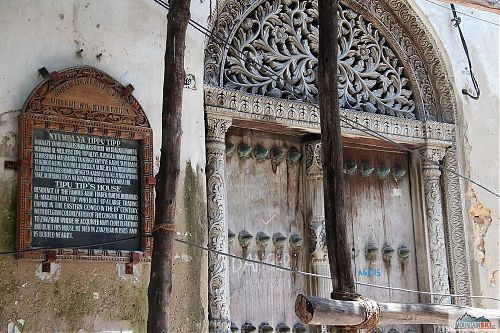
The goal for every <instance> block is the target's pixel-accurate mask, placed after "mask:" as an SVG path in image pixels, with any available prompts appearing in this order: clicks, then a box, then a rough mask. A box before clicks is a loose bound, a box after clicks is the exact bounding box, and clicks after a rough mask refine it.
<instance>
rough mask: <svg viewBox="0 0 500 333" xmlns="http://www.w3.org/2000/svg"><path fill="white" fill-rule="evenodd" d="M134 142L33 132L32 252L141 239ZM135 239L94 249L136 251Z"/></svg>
mask: <svg viewBox="0 0 500 333" xmlns="http://www.w3.org/2000/svg"><path fill="white" fill-rule="evenodd" d="M139 152H140V145H139V142H138V141H136V140H129V139H120V138H112V137H99V136H91V135H84V134H77V133H66V132H58V131H49V130H43V129H36V130H34V144H33V178H32V179H33V194H32V195H33V200H32V242H31V246H32V247H33V248H39V247H75V246H82V245H88V244H97V243H103V242H109V241H114V240H118V239H123V238H129V237H133V236H139V235H140V234H141V226H140V221H141V212H140V207H141V205H140V202H141V184H140V164H139V156H138V155H139ZM140 247H141V242H140V239H139V238H136V239H131V240H126V241H122V242H118V243H113V244H106V245H101V246H93V247H91V248H101V249H109V250H128V251H138V250H140Z"/></svg>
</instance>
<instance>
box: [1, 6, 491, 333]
mask: <svg viewBox="0 0 500 333" xmlns="http://www.w3.org/2000/svg"><path fill="white" fill-rule="evenodd" d="M409 1H410V2H412V3H413V4H414V5H415V8H416V9H417V10H418V11H419V12H420V14H421V15H422V18H423V19H424V21H426V22H427V24H428V25H429V27H430V29H431V30H433V31H434V34H435V38H436V40H437V42H438V44H439V46H440V49H441V52H443V56H444V58H445V60H446V61H447V63H448V66H449V69H450V78H451V79H452V80H453V81H454V82H455V85H456V91H455V94H456V96H457V98H458V104H459V109H458V122H459V124H460V138H461V141H460V145H461V147H460V148H461V152H462V156H461V159H460V162H461V167H462V170H461V172H462V173H465V174H467V175H469V176H470V177H471V178H473V179H475V180H477V181H479V182H480V183H482V184H485V185H486V186H488V187H490V188H493V189H494V190H496V191H498V188H499V186H498V185H499V178H498V177H499V169H500V168H499V149H498V144H499V132H500V131H499V128H498V126H499V125H498V124H499V120H500V119H499V105H498V101H499V82H498V81H499V80H498V78H499V64H498V61H499V60H498V59H499V58H500V57H499V30H498V27H497V26H494V25H491V24H488V23H484V22H481V21H477V20H474V19H471V18H468V17H465V16H462V28H463V30H464V33H465V37H466V39H467V42H468V45H469V49H470V53H471V57H472V61H473V67H474V71H475V73H476V76H477V79H478V81H479V85H480V87H481V90H482V95H481V98H480V100H479V101H473V100H471V99H470V98H467V97H465V96H463V95H462V94H461V93H460V90H461V89H462V88H471V87H472V85H471V81H470V78H469V76H468V69H467V64H466V58H465V55H464V53H463V49H462V46H461V44H460V40H459V36H458V31H457V30H456V28H454V27H453V26H452V25H451V22H450V19H451V17H452V15H451V12H450V11H449V10H447V9H444V8H440V7H437V6H435V5H432V4H430V3H429V2H427V1H425V0H409ZM208 6H209V2H208V1H201V0H193V1H192V18H193V19H195V20H196V21H197V22H199V23H201V24H202V25H204V26H207V25H208V24H207V17H208ZM457 8H458V9H459V10H460V11H464V12H466V13H468V14H471V15H473V16H477V17H481V18H484V19H486V20H489V21H494V22H497V23H498V22H499V18H498V16H496V15H493V14H489V13H485V12H481V11H478V10H471V9H469V8H466V7H460V6H457ZM0 26H1V27H2V29H0V60H1V62H0V173H1V177H0V188H1V190H0V251H10V250H13V249H14V246H15V223H16V219H15V207H16V200H15V188H16V181H17V173H16V171H13V170H6V169H5V168H4V161H5V160H8V161H15V160H17V145H18V138H17V121H18V120H17V119H18V118H17V117H18V115H19V113H20V110H21V109H22V106H23V103H24V101H25V100H26V98H27V97H28V95H29V93H30V92H31V91H32V89H33V88H34V87H35V86H36V85H37V84H38V83H39V82H41V80H42V79H41V77H40V76H39V75H38V72H37V70H38V69H39V68H41V67H44V66H45V67H47V69H48V70H49V71H52V70H60V69H63V68H66V67H72V66H78V65H91V66H95V67H97V68H99V69H101V70H103V71H105V72H107V73H108V74H110V75H111V76H113V77H114V78H116V79H117V80H118V81H120V82H121V83H122V84H124V85H126V84H128V83H131V84H133V86H134V87H135V91H134V96H135V97H136V98H137V100H138V101H139V102H140V103H141V105H142V107H143V109H144V110H145V112H146V114H147V115H148V117H149V120H150V122H151V125H152V127H153V131H154V145H155V146H154V148H155V156H158V155H159V153H160V151H159V147H160V133H161V128H160V124H161V119H160V113H161V95H162V82H163V77H162V76H163V55H164V44H165V37H166V11H165V10H164V9H162V8H161V7H160V6H158V5H157V4H155V3H154V1H152V0H120V1H98V0H86V1H79V0H64V1H55V0H3V1H1V2H0ZM204 41H205V37H204V36H203V35H201V34H200V33H199V32H197V31H195V30H193V29H192V28H191V27H189V28H188V35H187V39H186V43H187V47H186V64H185V65H186V72H187V74H191V75H193V76H194V78H195V84H194V87H193V89H188V90H186V91H185V95H184V114H183V118H182V122H183V126H182V127H183V128H182V130H183V141H182V147H181V160H182V166H181V170H182V172H181V181H180V186H179V196H178V198H179V202H178V219H177V230H178V237H183V238H184V239H186V240H189V241H192V242H195V243H197V244H206V232H207V229H206V226H207V224H206V206H205V200H206V199H205V198H206V195H205V193H206V189H205V176H204V172H205V170H204V168H205V148H204V140H205V137H204V136H205V131H204V111H203V93H202V90H203V89H202V88H203V50H204ZM81 48H83V50H84V51H83V53H82V54H81V57H80V56H77V55H76V51H77V50H79V49H81ZM99 53H102V56H101V57H100V58H99V59H98V58H97V57H96V55H97V54H99ZM156 167H157V166H156ZM463 185H464V189H467V193H468V194H464V212H465V213H466V214H467V216H466V218H468V223H469V224H468V225H467V227H468V238H469V242H470V251H471V255H470V257H471V259H472V260H473V288H474V293H475V294H485V295H490V296H496V297H499V282H498V274H499V273H498V269H499V266H500V265H499V262H498V260H499V259H498V257H499V255H498V253H499V252H500V251H499V246H498V239H499V236H498V235H499V204H498V198H496V197H493V196H492V195H490V194H488V193H486V192H485V191H483V190H481V189H479V188H477V187H475V186H469V184H467V183H464V184H463ZM490 219H491V220H490ZM488 221H490V222H488ZM488 224H489V226H488V227H486V226H487V225H488ZM475 236H477V237H476V239H477V240H478V241H477V242H476V243H475V238H474V237H475ZM475 244H478V245H479V246H475ZM478 251H479V252H478ZM481 253H484V256H481ZM206 260H207V259H206V254H205V253H200V252H199V251H198V250H196V249H192V248H191V249H190V248H187V247H186V246H185V245H182V244H175V246H174V291H173V304H172V309H173V311H172V312H173V314H174V318H173V322H172V329H173V331H175V332H205V331H207V325H208V323H207V320H206V318H207V292H206V291H207V286H206V283H207V272H206V267H207V263H206ZM53 266H54V267H53V270H54V274H49V275H44V274H42V273H41V271H40V267H39V263H38V262H34V261H18V260H15V259H13V258H12V257H9V256H7V257H5V256H4V257H0V332H7V331H9V332H14V331H15V330H16V327H17V329H18V330H19V331H22V332H76V331H79V330H82V332H83V331H85V332H94V331H97V332H98V331H104V330H115V331H119V330H123V332H126V331H134V332H144V331H145V320H146V315H147V300H146V291H147V284H148V276H149V265H147V264H143V265H141V266H139V269H138V270H137V272H136V274H135V275H134V276H126V275H124V274H123V266H122V265H118V266H117V264H116V263H109V262H102V263H88V262H67V261H64V262H60V263H58V264H55V265H53ZM200 267H201V269H200ZM479 305H484V306H490V307H495V306H497V304H493V303H488V302H483V303H482V304H479Z"/></svg>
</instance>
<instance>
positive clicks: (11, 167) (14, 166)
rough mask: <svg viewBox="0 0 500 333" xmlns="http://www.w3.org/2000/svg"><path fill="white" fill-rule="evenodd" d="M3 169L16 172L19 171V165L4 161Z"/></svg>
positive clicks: (15, 162) (14, 162)
mask: <svg viewBox="0 0 500 333" xmlns="http://www.w3.org/2000/svg"><path fill="white" fill-rule="evenodd" d="M3 167H4V169H5V170H17V169H19V163H18V162H17V161H5V162H4V163H3Z"/></svg>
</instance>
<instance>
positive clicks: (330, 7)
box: [318, 0, 355, 293]
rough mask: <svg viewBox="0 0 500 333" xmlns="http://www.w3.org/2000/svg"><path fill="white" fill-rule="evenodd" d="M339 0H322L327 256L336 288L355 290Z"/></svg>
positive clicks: (321, 99)
mask: <svg viewBox="0 0 500 333" xmlns="http://www.w3.org/2000/svg"><path fill="white" fill-rule="evenodd" d="M337 5H338V0H319V8H318V9H319V13H320V14H319V25H320V27H321V29H319V56H318V88H319V110H320V120H321V148H322V150H323V184H324V185H323V188H324V201H325V227H326V244H327V247H328V259H329V262H330V273H331V277H332V287H333V290H334V291H341V292H349V293H354V291H355V288H354V278H353V272H352V265H351V251H350V246H349V242H348V240H347V231H346V214H345V205H344V174H343V164H344V163H343V157H342V155H343V154H342V137H341V133H340V110H339V93H338V76H337V49H338V41H337V40H338V36H337V30H338V27H337V21H338V17H337Z"/></svg>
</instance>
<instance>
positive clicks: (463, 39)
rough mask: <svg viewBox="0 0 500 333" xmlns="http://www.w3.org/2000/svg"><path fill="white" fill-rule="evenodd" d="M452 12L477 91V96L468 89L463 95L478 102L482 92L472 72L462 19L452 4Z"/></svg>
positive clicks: (463, 91) (454, 24)
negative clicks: (461, 24)
mask: <svg viewBox="0 0 500 333" xmlns="http://www.w3.org/2000/svg"><path fill="white" fill-rule="evenodd" d="M450 6H451V10H452V12H453V19H452V21H453V22H454V23H453V26H455V27H456V28H457V29H458V33H459V34H460V40H461V41H462V46H463V48H464V52H465V56H466V57H467V62H468V64H469V72H470V78H471V80H472V84H473V85H474V90H475V91H476V94H475V95H472V94H471V93H470V92H469V91H468V90H467V89H465V88H464V89H462V94H464V95H467V96H469V97H470V98H472V99H475V100H478V99H479V95H480V94H481V91H480V90H479V84H478V83H477V80H476V77H475V76H474V72H473V71H472V63H471V61H470V55H469V49H468V47H467V43H466V42H465V37H464V34H463V32H462V28H461V27H460V23H461V22H462V19H461V18H460V17H458V16H457V11H456V10H455V5H454V4H450Z"/></svg>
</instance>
